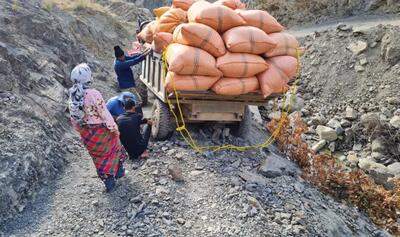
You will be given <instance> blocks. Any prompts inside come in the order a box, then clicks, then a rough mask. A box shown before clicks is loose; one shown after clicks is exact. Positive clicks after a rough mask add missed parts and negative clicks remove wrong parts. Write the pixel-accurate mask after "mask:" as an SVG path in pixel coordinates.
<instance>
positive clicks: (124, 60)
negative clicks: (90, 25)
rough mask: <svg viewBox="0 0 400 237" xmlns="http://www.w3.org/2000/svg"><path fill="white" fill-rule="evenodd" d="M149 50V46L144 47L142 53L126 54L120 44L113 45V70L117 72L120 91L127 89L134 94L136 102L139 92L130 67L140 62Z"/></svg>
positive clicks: (138, 98)
mask: <svg viewBox="0 0 400 237" xmlns="http://www.w3.org/2000/svg"><path fill="white" fill-rule="evenodd" d="M150 52H151V48H146V49H145V50H144V51H143V53H141V54H135V55H133V56H126V55H125V53H124V51H123V50H122V49H121V47H120V46H118V45H117V46H115V47H114V54H115V58H116V59H115V63H114V70H115V73H116V74H117V80H118V86H119V89H120V90H121V91H128V92H131V93H133V94H134V95H135V96H136V99H137V101H138V102H141V98H140V95H139V93H138V92H137V91H136V88H135V87H136V85H135V80H134V78H133V72H132V69H131V67H132V66H134V65H136V64H138V63H140V62H142V61H143V60H144V59H145V57H146V55H148V54H149V53H150Z"/></svg>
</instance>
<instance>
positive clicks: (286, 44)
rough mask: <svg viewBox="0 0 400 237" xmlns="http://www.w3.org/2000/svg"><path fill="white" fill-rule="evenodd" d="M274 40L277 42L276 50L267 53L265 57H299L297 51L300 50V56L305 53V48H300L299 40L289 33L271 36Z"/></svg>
mask: <svg viewBox="0 0 400 237" xmlns="http://www.w3.org/2000/svg"><path fill="white" fill-rule="evenodd" d="M269 36H270V37H271V38H272V39H273V40H275V41H276V42H277V45H276V47H275V48H273V49H271V50H269V51H267V52H266V53H265V54H264V57H267V58H268V57H275V56H285V55H286V56H292V57H297V49H299V50H300V55H302V54H303V53H304V48H299V42H298V41H297V39H296V38H295V37H294V36H293V35H291V34H288V33H283V32H281V33H272V34H270V35H269Z"/></svg>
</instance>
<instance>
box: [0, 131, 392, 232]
mask: <svg viewBox="0 0 400 237" xmlns="http://www.w3.org/2000/svg"><path fill="white" fill-rule="evenodd" d="M255 126H256V125H255ZM265 135H266V134H265ZM151 147H152V152H151V157H150V159H149V160H147V161H146V162H144V163H138V162H135V163H132V162H128V164H127V170H128V172H129V173H128V174H127V175H126V177H124V178H123V179H122V180H120V182H119V184H118V188H117V189H116V190H115V191H114V192H112V193H109V194H105V193H104V188H103V186H102V184H101V182H100V181H99V180H98V179H97V178H96V175H95V172H94V169H93V165H92V163H91V160H90V158H89V157H88V155H87V153H86V152H82V151H84V148H83V147H82V146H80V145H74V146H73V148H72V149H71V150H72V151H73V153H72V154H70V155H69V156H68V158H67V159H68V160H69V162H70V164H69V165H68V168H67V169H66V170H65V172H62V173H61V174H60V175H59V176H58V177H59V178H57V179H56V180H54V181H53V182H50V183H49V185H48V186H45V187H44V188H43V189H42V191H41V192H40V193H39V194H38V196H37V198H36V201H35V202H34V203H33V204H32V205H30V206H29V207H28V208H27V209H26V210H25V211H24V212H22V213H21V214H19V215H18V216H16V219H15V221H11V222H8V223H7V225H4V226H3V227H2V228H1V229H2V231H3V235H5V236H9V235H15V236H62V235H63V236H65V235H68V236H90V235H106V236H121V235H122V236H126V235H128V236H196V235H200V236H388V235H387V234H385V233H384V232H382V231H381V230H379V229H377V228H376V227H375V226H374V225H373V224H371V223H370V221H369V220H368V219H367V218H366V217H365V216H364V215H363V214H360V213H359V212H358V211H357V210H356V209H354V208H351V207H348V206H346V205H344V204H342V203H340V202H339V203H338V202H337V201H335V200H333V199H332V198H329V197H328V196H326V195H322V194H321V193H320V192H318V191H317V190H316V189H315V188H313V187H310V186H309V185H308V184H307V183H305V182H304V181H303V180H302V179H301V178H299V177H298V175H297V174H298V172H299V170H297V168H295V166H293V165H289V164H288V163H286V162H288V161H285V159H283V160H282V158H280V157H279V156H276V155H274V152H276V151H275V149H274V148H273V147H272V148H271V149H270V150H269V151H268V150H265V151H262V150H254V151H249V152H245V153H237V152H218V153H208V154H207V155H206V156H205V155H200V154H196V153H195V152H193V151H191V150H190V149H187V147H186V146H185V145H184V143H183V142H182V141H181V140H179V139H178V140H177V139H173V140H172V141H170V142H160V143H153V144H152V145H151ZM271 152H272V153H271ZM265 159H269V160H272V161H273V162H275V163H276V164H278V163H279V162H284V166H285V167H286V169H287V171H286V172H283V173H282V172H280V173H279V172H278V173H277V174H276V173H271V172H270V173H268V172H266V171H264V173H263V172H262V171H260V170H262V165H261V167H260V163H262V161H263V160H265ZM289 167H292V168H289ZM170 170H174V171H175V172H176V173H179V172H181V175H179V174H178V175H174V176H171V172H170ZM263 174H264V175H263ZM265 175H267V176H268V177H270V178H267V177H266V176H265ZM173 178H175V179H181V180H182V181H180V182H175V181H174V180H173ZM0 235H1V234H0Z"/></svg>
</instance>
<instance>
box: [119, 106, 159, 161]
mask: <svg viewBox="0 0 400 237" xmlns="http://www.w3.org/2000/svg"><path fill="white" fill-rule="evenodd" d="M135 107H136V103H135V101H134V100H132V99H128V100H125V102H124V108H125V113H123V114H122V115H120V116H119V117H118V118H117V125H118V129H119V132H120V140H121V143H122V145H124V147H125V150H126V151H127V152H128V154H129V158H130V159H132V160H136V159H138V158H139V157H142V158H146V157H147V156H148V154H147V152H146V150H147V146H148V145H149V139H150V133H151V125H152V122H151V120H148V119H143V116H142V115H141V114H139V113H136V110H135ZM142 124H145V125H144V128H143V134H142V133H141V132H140V125H142Z"/></svg>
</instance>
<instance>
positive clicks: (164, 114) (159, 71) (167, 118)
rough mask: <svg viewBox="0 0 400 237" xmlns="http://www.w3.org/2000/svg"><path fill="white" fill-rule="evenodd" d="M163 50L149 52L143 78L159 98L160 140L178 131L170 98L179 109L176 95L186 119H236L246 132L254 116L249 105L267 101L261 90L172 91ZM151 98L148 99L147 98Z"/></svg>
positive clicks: (156, 122)
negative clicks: (231, 92)
mask: <svg viewBox="0 0 400 237" xmlns="http://www.w3.org/2000/svg"><path fill="white" fill-rule="evenodd" d="M163 65H164V63H163V60H162V56H161V55H160V54H157V53H155V52H153V53H151V54H149V55H147V56H146V59H145V60H144V61H143V62H142V75H141V76H140V80H141V81H142V82H143V83H144V84H145V85H146V87H147V88H148V90H149V91H151V92H152V93H153V94H154V95H155V96H156V97H157V99H156V100H155V101H154V104H153V109H152V119H153V129H152V135H153V137H154V138H155V139H157V140H164V139H167V138H168V137H169V136H170V135H171V134H172V132H173V131H174V128H175V125H174V123H172V119H171V114H170V110H169V106H168V104H167V103H168V100H169V101H170V103H171V104H172V105H173V106H174V107H175V108H174V109H176V107H177V106H176V97H177V96H178V99H179V104H180V106H181V108H182V111H183V117H184V119H185V122H188V123H194V122H205V121H216V122H224V123H236V124H237V126H236V129H235V130H237V133H238V135H241V136H245V133H247V131H248V129H249V126H250V122H251V116H250V111H249V109H248V105H263V104H265V102H266V99H264V98H263V96H262V95H261V94H258V93H250V94H246V95H240V96H224V95H217V94H215V93H214V92H212V91H201V92H193V91H177V94H175V93H174V92H172V93H168V92H167V91H166V90H165V87H164V81H165V72H164V70H163ZM146 101H147V100H146Z"/></svg>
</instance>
